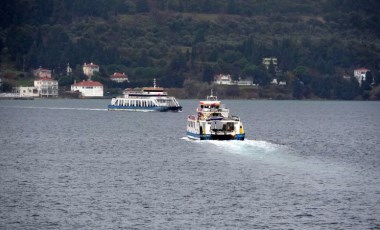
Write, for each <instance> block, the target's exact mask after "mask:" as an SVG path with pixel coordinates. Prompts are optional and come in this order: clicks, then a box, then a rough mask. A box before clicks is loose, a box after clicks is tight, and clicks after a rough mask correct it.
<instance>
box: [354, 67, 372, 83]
mask: <svg viewBox="0 0 380 230" xmlns="http://www.w3.org/2000/svg"><path fill="white" fill-rule="evenodd" d="M368 71H370V70H369V69H366V68H359V69H354V77H355V78H356V80H358V82H359V86H361V84H362V82H363V81H365V80H366V74H367V72H368Z"/></svg>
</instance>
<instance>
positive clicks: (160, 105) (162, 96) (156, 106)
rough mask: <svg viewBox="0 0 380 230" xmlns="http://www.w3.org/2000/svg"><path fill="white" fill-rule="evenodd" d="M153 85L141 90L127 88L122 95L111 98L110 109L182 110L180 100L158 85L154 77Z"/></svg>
mask: <svg viewBox="0 0 380 230" xmlns="http://www.w3.org/2000/svg"><path fill="white" fill-rule="evenodd" d="M153 85H154V86H153V87H144V88H142V90H140V91H136V90H131V89H127V90H125V91H124V95H123V96H121V97H115V98H112V99H111V104H109V105H108V110H127V111H144V112H149V111H160V112H167V111H172V112H181V111H182V106H180V104H179V103H178V101H177V100H176V99H175V98H174V97H171V96H168V93H167V92H165V91H164V89H163V88H161V87H156V80H155V79H154V84H153Z"/></svg>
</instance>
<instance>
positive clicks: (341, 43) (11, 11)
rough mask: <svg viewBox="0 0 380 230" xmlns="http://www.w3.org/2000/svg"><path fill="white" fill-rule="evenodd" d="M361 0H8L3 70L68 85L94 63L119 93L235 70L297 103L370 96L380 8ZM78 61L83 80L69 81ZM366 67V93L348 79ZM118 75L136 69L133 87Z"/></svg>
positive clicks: (379, 50) (0, 44) (379, 54)
mask: <svg viewBox="0 0 380 230" xmlns="http://www.w3.org/2000/svg"><path fill="white" fill-rule="evenodd" d="M359 3H360V4H359ZM359 3H357V2H356V1H350V0H345V1H344V4H342V3H341V1H337V0H331V1H324V0H320V1H311V0H310V1H290V0H284V1H274V0H268V1H257V0H251V1H243V0H219V1H218V0H198V1H191V2H189V1H183V0H163V1H148V0H111V1H105V0H92V1H89V0H83V1H74V0H63V1H58V0H30V1H22V0H16V1H10V0H5V1H2V2H1V3H0V4H1V7H0V9H1V11H2V12H1V14H0V19H1V20H0V26H1V33H0V37H1V39H0V50H1V57H2V58H1V64H2V65H3V66H4V65H5V64H6V63H8V64H9V63H11V65H12V66H13V67H14V68H15V69H17V70H20V71H24V72H28V71H30V70H31V69H33V68H38V67H39V66H42V67H44V68H48V69H52V70H54V74H55V76H56V78H57V79H58V80H59V81H60V85H62V86H69V85H70V84H71V83H72V81H73V80H80V79H83V78H84V76H83V74H81V66H82V65H83V63H85V62H87V63H88V62H94V63H96V64H99V65H100V66H101V72H100V73H99V74H98V76H96V78H97V79H98V80H100V81H102V82H103V83H104V84H105V85H106V86H107V87H108V88H110V89H115V88H122V87H127V86H130V87H135V86H143V85H147V84H149V85H150V84H151V82H152V79H153V78H157V79H158V82H159V83H160V84H161V85H162V86H164V87H179V88H181V87H184V85H185V81H189V80H190V81H198V82H207V83H211V82H212V80H213V76H214V74H218V73H225V74H231V75H232V76H233V77H234V79H235V80H236V79H238V78H241V79H252V80H253V81H254V82H255V83H256V84H259V85H260V86H262V87H269V86H270V82H271V80H272V79H273V78H276V79H279V80H284V81H286V82H287V83H288V84H287V86H286V87H287V88H288V91H289V92H291V93H290V94H291V95H292V96H293V97H294V98H311V97H321V98H328V99H354V98H357V97H362V98H370V97H374V95H376V92H377V91H376V90H374V89H375V88H376V87H377V86H378V85H379V82H380V80H379V73H378V70H379V69H380V67H379V63H380V47H379V44H380V43H379V37H380V36H379V35H380V28H379V27H378V26H377V25H378V22H380V21H379V18H380V17H379V15H378V14H377V12H376V9H378V8H380V7H379V6H380V3H378V1H373V0H365V1H364V2H363V1H361V2H359ZM265 57H276V58H277V59H278V67H277V68H278V70H279V71H274V70H273V66H272V67H270V68H269V69H267V68H265V67H264V66H263V65H262V59H263V58H265ZM68 63H69V64H70V65H71V67H73V68H74V69H75V70H76V71H74V76H66V75H65V68H66V65H67V64H68ZM359 67H366V68H369V69H371V70H372V71H371V72H370V75H371V76H370V77H369V78H368V79H372V82H370V83H368V84H366V83H364V84H360V87H359V83H358V82H356V81H355V79H348V78H347V77H346V78H343V76H352V75H353V69H355V68H359ZM2 69H4V68H2ZM114 72H125V73H127V74H128V76H129V77H130V80H131V83H130V84H129V85H117V84H115V83H113V82H111V81H109V76H110V75H111V74H112V73H114ZM347 91H348V92H347Z"/></svg>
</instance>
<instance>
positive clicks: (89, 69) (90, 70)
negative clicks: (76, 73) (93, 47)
mask: <svg viewBox="0 0 380 230" xmlns="http://www.w3.org/2000/svg"><path fill="white" fill-rule="evenodd" d="M94 72H99V66H98V65H95V64H94V63H92V62H91V63H90V64H86V63H84V65H83V73H84V75H86V76H87V77H88V78H89V79H91V77H92V76H93V75H94Z"/></svg>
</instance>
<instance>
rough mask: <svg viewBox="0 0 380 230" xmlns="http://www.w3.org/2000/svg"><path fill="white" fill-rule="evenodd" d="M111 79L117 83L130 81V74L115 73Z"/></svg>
mask: <svg viewBox="0 0 380 230" xmlns="http://www.w3.org/2000/svg"><path fill="white" fill-rule="evenodd" d="M110 79H111V80H112V81H115V82H117V83H123V82H129V79H128V76H127V75H125V73H114V74H113V75H111V77H110Z"/></svg>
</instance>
